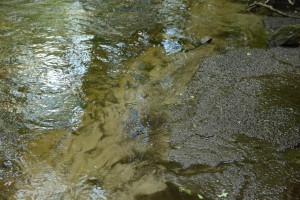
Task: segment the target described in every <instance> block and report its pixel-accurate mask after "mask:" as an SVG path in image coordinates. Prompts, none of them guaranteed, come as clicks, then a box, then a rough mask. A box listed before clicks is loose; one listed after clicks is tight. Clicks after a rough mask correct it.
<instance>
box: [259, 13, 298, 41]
mask: <svg viewBox="0 0 300 200" xmlns="http://www.w3.org/2000/svg"><path fill="white" fill-rule="evenodd" d="M298 16H299V14H298ZM263 23H264V25H265V27H266V29H267V31H268V32H269V35H270V36H269V46H270V47H276V46H291V47H297V46H299V41H300V33H299V32H300V30H299V26H300V19H293V18H286V17H266V18H265V19H264V20H263Z"/></svg>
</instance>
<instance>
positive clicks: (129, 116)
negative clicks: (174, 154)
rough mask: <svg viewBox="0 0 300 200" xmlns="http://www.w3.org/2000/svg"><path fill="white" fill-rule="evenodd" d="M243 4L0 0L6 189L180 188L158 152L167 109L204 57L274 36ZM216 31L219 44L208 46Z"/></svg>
mask: <svg viewBox="0 0 300 200" xmlns="http://www.w3.org/2000/svg"><path fill="white" fill-rule="evenodd" d="M243 9H244V7H243V5H240V4H237V3H234V2H233V1H226V0H222V1H220V0H213V1H208V0H207V1H205V0H204V1H196V0H186V1H185V0H139V1H125V0H124V1H116V0H115V1H100V0H96V1H91V0H86V1H83V0H82V1H75V0H60V1H58V0H52V1H50V0H49V1H47V0H44V1H43V0H35V1H29V0H16V1H3V0H1V1H0V37H1V40H0V83H1V85H0V156H1V157H0V164H1V168H0V197H1V199H134V197H135V196H137V195H140V196H143V195H147V194H152V193H155V192H158V191H161V190H163V189H164V188H166V187H167V188H168V187H171V188H173V186H172V184H171V185H168V186H166V184H165V182H164V178H163V173H162V171H163V169H165V168H166V167H167V166H165V165H164V164H161V163H159V162H158V161H160V160H164V159H166V156H167V149H168V145H167V143H166V142H165V141H166V140H167V138H168V134H167V132H166V131H164V129H163V128H162V127H161V126H162V124H163V123H164V122H166V121H167V120H168V119H166V115H165V108H166V107H167V106H168V105H170V104H175V103H179V102H180V98H181V95H182V93H183V92H184V89H185V86H186V83H187V82H188V81H189V80H190V78H191V77H192V75H193V73H194V72H195V70H196V69H197V67H198V65H199V62H200V61H201V59H203V58H205V57H207V56H210V55H213V54H215V53H218V52H222V51H226V50H230V49H234V48H237V47H264V46H265V41H266V36H265V33H264V31H263V29H262V25H261V22H260V19H259V18H258V17H256V16H254V15H251V14H246V13H243ZM207 35H210V36H211V37H212V38H213V41H212V43H211V44H208V45H198V44H197V41H199V39H200V38H202V37H204V36H207ZM158 163H159V164H158ZM141 198H142V197H141Z"/></svg>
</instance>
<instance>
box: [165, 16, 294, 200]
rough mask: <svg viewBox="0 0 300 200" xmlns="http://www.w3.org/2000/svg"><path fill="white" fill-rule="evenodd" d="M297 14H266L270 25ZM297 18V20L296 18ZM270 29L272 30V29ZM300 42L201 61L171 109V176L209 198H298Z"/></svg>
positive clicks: (228, 53)
mask: <svg viewBox="0 0 300 200" xmlns="http://www.w3.org/2000/svg"><path fill="white" fill-rule="evenodd" d="M282 21H285V24H282V25H286V24H288V22H291V23H295V21H296V20H294V19H286V18H280V17H277V18H267V19H265V20H264V22H265V25H266V28H267V29H268V30H271V29H273V28H274V27H275V28H274V29H278V28H280V26H279V24H280V23H281V22H282ZM296 23H299V22H296ZM274 29H273V30H274ZM299 63H300V49H299V47H298V48H283V47H276V48H269V49H267V50H265V49H238V50H233V51H229V52H226V53H224V54H221V55H216V56H212V57H210V58H208V59H205V60H204V61H203V62H201V64H200V66H199V69H198V71H197V72H196V74H195V75H194V76H193V78H192V80H191V81H190V83H189V84H188V87H187V91H186V92H185V94H184V97H183V100H182V104H181V105H180V106H173V107H171V108H170V113H172V114H171V115H170V118H172V122H171V123H169V124H168V127H170V132H171V137H170V143H171V146H172V150H171V151H170V152H169V154H168V155H169V159H170V160H171V161H172V162H174V163H179V164H180V166H181V167H178V166H176V167H174V168H173V172H174V173H175V174H176V175H177V176H178V177H177V178H176V175H171V176H170V177H171V179H172V178H173V180H176V181H177V182H179V183H180V184H181V185H185V187H186V188H189V189H190V190H192V191H198V192H199V193H201V195H202V196H205V197H206V198H209V199H215V198H217V194H219V193H222V192H221V191H223V192H224V190H225V192H224V194H225V193H228V194H226V196H227V195H228V196H227V198H228V199H267V198H271V199H298V198H299V188H300V170H299V167H300V166H299V158H300V150H299V144H300V136H299V130H300V129H299V128H300V118H299V113H300V103H299V99H300V92H299V91H300V90H299V87H300V81H299V80H300V66H299Z"/></svg>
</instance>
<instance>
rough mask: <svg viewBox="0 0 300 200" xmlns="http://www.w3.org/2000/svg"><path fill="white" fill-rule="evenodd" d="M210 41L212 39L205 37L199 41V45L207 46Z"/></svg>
mask: <svg viewBox="0 0 300 200" xmlns="http://www.w3.org/2000/svg"><path fill="white" fill-rule="evenodd" d="M211 41H212V37H210V36H205V37H203V38H201V39H200V43H201V44H207V43H210V42H211Z"/></svg>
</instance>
